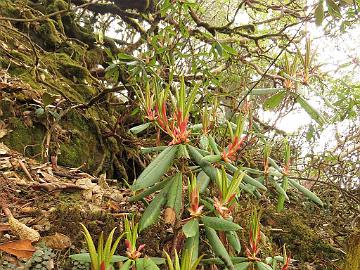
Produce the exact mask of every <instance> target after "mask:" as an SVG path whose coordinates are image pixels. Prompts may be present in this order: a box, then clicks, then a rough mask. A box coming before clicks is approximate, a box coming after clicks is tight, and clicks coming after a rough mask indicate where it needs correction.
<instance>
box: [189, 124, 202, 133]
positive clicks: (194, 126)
mask: <svg viewBox="0 0 360 270" xmlns="http://www.w3.org/2000/svg"><path fill="white" fill-rule="evenodd" d="M202 128H203V124H195V125H192V126H190V127H189V129H191V130H192V131H194V132H197V131H200V130H202Z"/></svg>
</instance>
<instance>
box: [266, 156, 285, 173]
mask: <svg viewBox="0 0 360 270" xmlns="http://www.w3.org/2000/svg"><path fill="white" fill-rule="evenodd" d="M268 161H269V162H270V164H271V166H273V167H274V168H275V169H276V170H278V171H279V172H281V173H282V172H283V171H282V169H281V168H280V166H279V165H277V163H276V162H275V160H273V159H272V158H270V157H268Z"/></svg>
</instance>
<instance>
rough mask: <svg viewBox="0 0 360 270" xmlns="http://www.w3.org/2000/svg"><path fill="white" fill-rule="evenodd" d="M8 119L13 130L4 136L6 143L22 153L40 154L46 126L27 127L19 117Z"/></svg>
mask: <svg viewBox="0 0 360 270" xmlns="http://www.w3.org/2000/svg"><path fill="white" fill-rule="evenodd" d="M8 121H9V129H11V130H12V132H10V133H8V134H7V135H6V136H5V137H4V138H3V140H4V143H5V144H6V145H7V146H8V147H10V148H11V149H14V150H16V151H18V152H20V153H25V154H26V155H29V156H36V155H39V154H40V153H41V147H42V141H43V139H44V135H45V129H44V127H43V126H39V125H33V126H32V127H27V126H26V125H25V124H24V122H23V121H22V120H21V119H19V118H9V119H8Z"/></svg>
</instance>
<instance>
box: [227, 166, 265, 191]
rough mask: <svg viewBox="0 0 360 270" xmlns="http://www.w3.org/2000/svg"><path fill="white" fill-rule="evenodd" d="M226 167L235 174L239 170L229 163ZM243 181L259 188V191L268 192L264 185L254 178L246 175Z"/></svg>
mask: <svg viewBox="0 0 360 270" xmlns="http://www.w3.org/2000/svg"><path fill="white" fill-rule="evenodd" d="M225 166H226V168H228V169H229V170H230V171H231V172H233V173H235V172H236V171H237V170H238V168H237V167H235V166H234V165H232V164H230V163H228V162H226V163H225ZM243 181H244V182H246V183H248V184H250V185H253V186H254V187H257V188H259V189H262V190H265V191H266V190H267V188H266V187H265V186H264V185H263V184H261V183H260V182H259V181H257V180H255V179H254V178H252V177H250V176H248V175H247V174H246V173H245V174H244V177H243Z"/></svg>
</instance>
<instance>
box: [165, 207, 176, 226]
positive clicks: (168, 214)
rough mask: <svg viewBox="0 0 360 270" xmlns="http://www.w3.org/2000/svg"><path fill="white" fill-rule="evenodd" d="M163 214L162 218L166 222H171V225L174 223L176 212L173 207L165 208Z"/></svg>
mask: <svg viewBox="0 0 360 270" xmlns="http://www.w3.org/2000/svg"><path fill="white" fill-rule="evenodd" d="M164 215H165V216H164V219H165V223H166V224H171V225H174V224H175V220H176V213H175V210H174V209H172V208H171V207H168V208H166V209H165V214H164Z"/></svg>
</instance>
